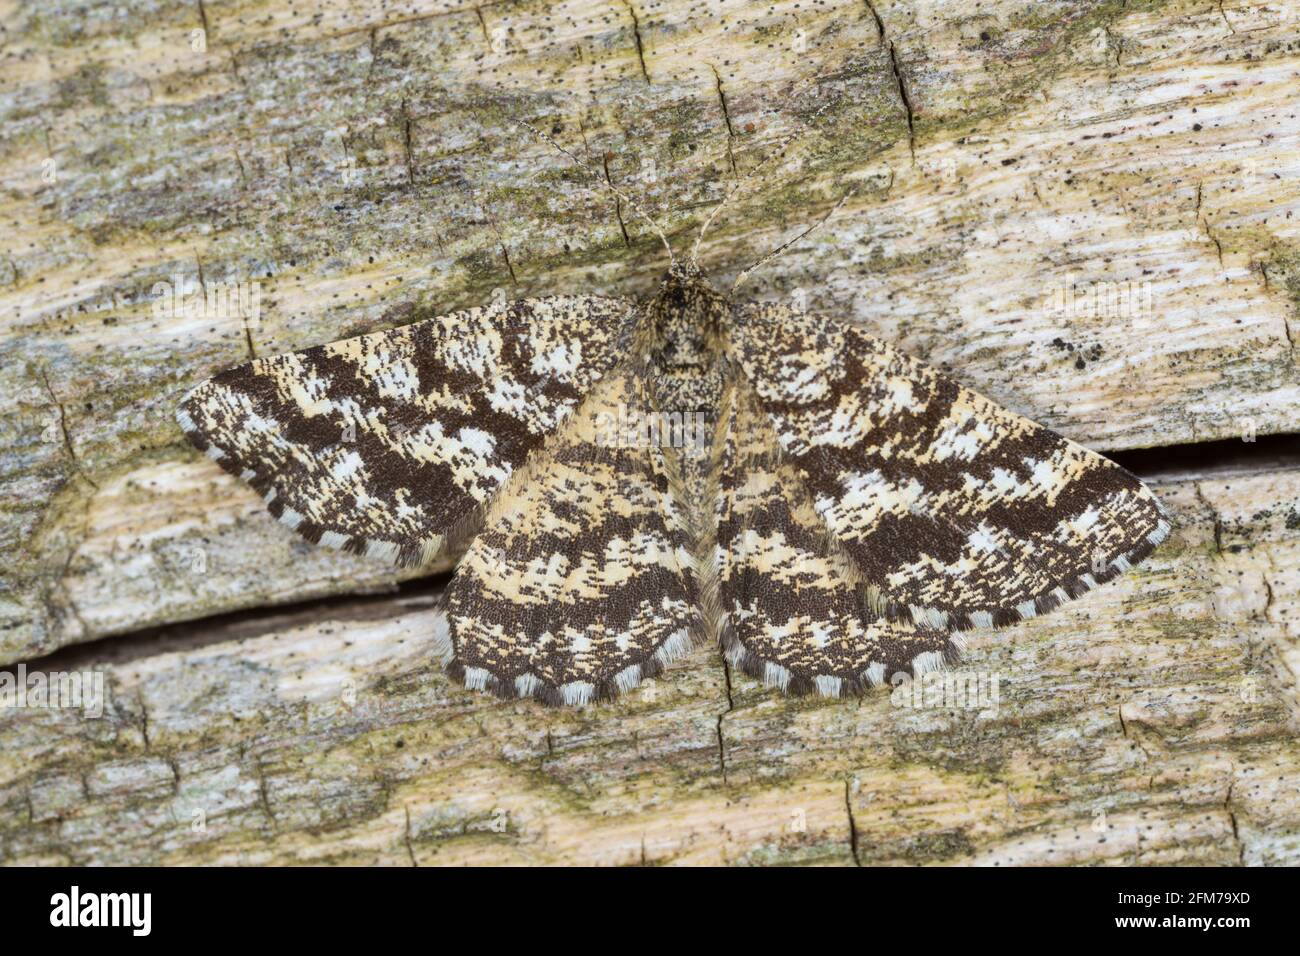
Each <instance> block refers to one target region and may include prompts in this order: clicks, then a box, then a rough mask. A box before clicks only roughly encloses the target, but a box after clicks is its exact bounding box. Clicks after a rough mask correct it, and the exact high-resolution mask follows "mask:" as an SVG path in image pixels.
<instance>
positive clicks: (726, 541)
mask: <svg viewBox="0 0 1300 956" xmlns="http://www.w3.org/2000/svg"><path fill="white" fill-rule="evenodd" d="M722 404H723V408H722V410H721V417H720V427H719V432H718V437H717V440H716V442H715V444H714V449H713V450H714V475H715V476H716V479H715V480H716V483H717V493H716V497H715V498H714V506H715V518H716V527H717V546H716V548H715V550H714V554H713V569H714V572H715V575H716V587H717V599H718V607H719V610H720V612H721V618H720V624H721V627H720V638H721V641H722V646H723V649H724V652H725V653H726V655H727V657H728V659H729V660H730V661H731V663H732V664H733V666H736V667H738V668H740V669H741V670H742V671H744V672H745V673H747V674H749V675H750V676H753V677H757V678H759V679H761V680H763V681H764V682H765V683H767V684H769V685H773V686H776V687H779V688H781V689H782V690H785V691H788V692H791V693H818V694H821V695H822V696H825V697H838V696H843V695H847V694H856V693H858V692H860V691H861V690H863V689H864V688H865V687H867V686H871V685H879V684H883V683H885V682H886V681H891V680H894V679H896V675H898V674H900V673H905V674H908V675H913V676H916V675H919V674H921V673H924V672H926V671H928V670H934V669H937V668H939V667H941V666H942V665H944V664H947V663H952V662H953V661H955V660H956V659H957V655H958V652H959V650H960V647H959V645H958V643H957V640H958V639H957V638H956V637H955V636H954V635H952V634H949V633H946V632H944V631H940V630H935V629H932V628H927V627H924V626H920V625H916V624H913V623H911V622H908V621H895V620H887V619H885V618H883V617H881V616H880V615H879V614H878V613H877V612H876V611H875V610H874V609H873V601H872V590H871V588H870V585H869V584H868V582H866V581H865V580H864V579H863V577H862V575H861V573H860V572H859V571H858V569H857V567H856V566H855V565H854V563H853V561H852V559H850V558H849V557H848V556H847V555H846V554H844V553H843V551H842V550H841V549H840V548H839V547H837V546H836V544H835V542H834V541H833V540H831V538H830V536H829V535H828V534H827V533H826V529H825V525H824V524H823V523H822V520H821V518H820V517H819V516H818V515H817V513H816V512H815V511H814V510H813V506H812V502H811V500H810V499H809V497H808V495H807V493H806V491H805V483H804V481H803V479H802V478H801V477H800V476H799V475H798V474H797V473H796V471H795V469H794V466H793V465H792V464H791V463H790V462H789V461H788V460H783V456H782V452H781V448H780V445H779V444H778V442H777V438H776V434H775V432H774V431H773V430H772V423H771V421H770V419H769V418H768V416H767V415H766V413H765V412H764V411H763V410H762V409H761V408H760V407H759V404H758V400H757V397H756V396H755V395H754V392H753V389H752V387H751V386H750V385H749V384H748V383H747V382H745V381H744V380H743V379H739V378H737V379H733V381H732V382H731V383H730V385H729V386H728V388H727V390H726V392H725V394H724V397H723V403H722Z"/></svg>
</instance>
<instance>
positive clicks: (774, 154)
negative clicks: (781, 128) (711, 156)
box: [691, 77, 830, 261]
mask: <svg viewBox="0 0 1300 956" xmlns="http://www.w3.org/2000/svg"><path fill="white" fill-rule="evenodd" d="M818 79H820V77H810V78H809V79H808V80H806V81H805V82H804V83H802V84H799V85H797V86H796V87H795V89H794V90H791V91H790V94H789V95H790V96H794V95H795V93H796V91H797V90H798V88H799V86H803V85H811V84H812V83H815V82H816V81H817V80H818ZM829 106H830V103H829V102H825V103H822V105H821V106H819V107H817V109H815V110H813V112H812V115H811V116H809V117H808V120H807V121H805V123H804V126H807V124H808V123H809V122H811V121H812V120H815V119H816V118H817V117H819V116H821V114H822V113H823V112H825V111H826V109H827V108H828V107H829ZM805 132H807V130H806V129H795V130H792V131H791V132H789V133H786V134H785V136H784V137H782V138H781V140H780V141H779V142H778V143H777V144H776V147H775V148H774V149H773V150H772V151H771V152H769V153H768V154H767V155H766V156H764V157H763V158H762V159H761V160H759V163H758V165H757V166H755V167H754V168H753V169H751V170H750V171H749V172H747V173H745V175H744V176H741V177H739V178H737V179H733V180H732V181H731V185H730V186H728V187H727V191H726V193H725V194H724V195H723V197H722V201H721V202H720V203H718V204H717V205H716V206H714V207H713V209H712V210H711V211H710V212H709V214H708V216H706V217H705V219H704V222H703V224H701V226H700V231H699V233H698V234H697V235H696V236H695V244H694V245H693V246H691V261H697V260H698V259H699V257H700V245H701V244H702V243H703V242H704V234H705V233H706V232H708V231H709V226H711V225H713V220H715V219H716V218H718V214H719V213H720V212H722V210H723V209H725V208H727V206H729V205H730V204H731V202H732V200H733V199H735V198H736V196H737V195H738V194H739V193H740V189H741V187H742V186H744V185H745V184H746V183H749V182H752V181H753V179H754V177H755V176H757V175H758V174H759V173H760V172H762V171H763V170H764V169H765V168H766V167H767V166H769V165H770V164H772V163H774V162H776V161H778V160H780V159H782V158H783V157H784V156H785V154H786V153H787V152H789V150H790V147H791V146H792V145H793V144H794V142H795V140H797V139H799V138H800V137H801V136H803V135H804V133H805ZM763 182H765V180H760V181H759V183H758V185H760V186H761V185H762V184H763Z"/></svg>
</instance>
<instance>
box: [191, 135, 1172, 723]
mask: <svg viewBox="0 0 1300 956" xmlns="http://www.w3.org/2000/svg"><path fill="white" fill-rule="evenodd" d="M530 128H531V127H530ZM534 132H536V131H535V130H534ZM538 135H543V134H538ZM543 138H547V139H548V140H549V137H544V136H543ZM550 141H551V142H552V145H555V146H556V148H559V149H561V150H562V151H564V152H565V153H566V154H567V155H569V156H570V158H571V159H573V160H574V161H575V162H576V163H577V164H578V165H579V166H582V167H583V168H584V169H587V168H588V167H587V166H586V164H585V163H583V161H582V160H581V159H579V158H578V157H576V156H574V155H573V154H572V153H569V152H568V150H564V149H563V147H561V146H559V145H558V144H556V143H555V142H554V141H553V140H550ZM605 185H607V186H608V188H610V189H611V190H613V191H614V192H615V193H616V194H617V195H618V196H619V197H620V198H621V199H622V201H624V202H625V203H627V205H628V206H630V207H631V208H633V209H635V210H636V211H637V212H638V213H639V214H640V215H642V216H643V218H645V219H646V220H647V221H648V222H649V223H650V224H651V226H652V227H653V228H654V229H655V231H656V232H657V233H658V234H659V238H660V239H661V240H662V242H663V244H664V246H665V247H666V248H667V250H668V257H669V262H670V265H669V268H668V270H667V274H666V275H665V277H664V279H663V281H662V284H661V285H660V287H659V289H658V291H657V292H656V293H655V294H654V295H652V296H650V297H648V298H646V299H644V300H640V301H629V300H624V299H619V298H609V297H604V296H596V295H582V294H574V295H558V296H550V297H546V298H534V299H523V300H520V301H516V302H510V303H497V304H494V305H490V306H487V307H483V308H474V309H468V310H465V311H459V312H452V313H450V314H447V315H442V316H438V317H436V318H429V319H425V320H423V321H418V322H415V323H414V324H410V325H405V326H401V327H398V328H392V329H387V330H385V331H380V332H373V333H371V334H368V335H362V336H359V337H357V338H352V339H348V340H346V341H341V342H334V343H331V344H328V345H321V346H318V347H315V348H309V349H306V350H304V351H300V352H294V353H291V354H287V355H280V356H276V357H274V358H262V359H258V360H257V361H254V362H251V363H249V364H246V365H243V366H240V367H239V368H234V369H231V370H229V371H226V372H223V373H221V374H219V375H217V376H215V377H214V378H212V379H211V380H209V381H207V382H206V383H204V384H202V385H200V386H199V387H197V388H196V389H194V390H193V391H192V392H190V393H189V394H188V395H187V396H186V397H185V399H184V400H183V402H182V403H181V406H180V409H179V412H178V414H177V418H178V421H179V423H180V425H181V427H182V429H183V430H184V432H185V434H186V435H187V436H188V437H189V439H190V441H192V442H193V444H194V445H196V446H197V447H198V448H199V449H200V450H203V451H205V452H207V454H208V455H209V456H211V457H212V458H213V459H215V460H216V461H217V462H218V463H219V464H220V465H221V466H222V467H223V468H225V469H226V470H227V471H229V472H231V473H232V474H234V475H237V476H239V477H241V478H243V479H244V480H246V481H247V482H249V483H250V484H251V485H252V486H253V487H254V488H255V489H257V491H258V492H260V493H261V494H262V495H263V496H264V498H265V500H266V502H267V506H268V508H269V510H270V511H271V513H272V514H273V515H275V516H276V517H278V518H279V519H280V521H282V522H284V523H285V524H286V525H288V526H289V527H291V528H293V529H294V530H296V531H297V532H298V533H299V534H301V535H303V536H304V537H306V538H307V539H308V540H310V541H312V542H319V543H321V544H324V545H328V546H330V547H334V548H341V549H343V550H345V551H350V552H355V553H359V554H366V555H370V556H372V557H374V558H378V559H382V560H385V561H390V562H395V563H398V564H402V565H423V564H427V563H429V562H430V561H431V560H433V559H434V558H435V557H437V556H439V555H441V554H444V553H452V552H459V551H461V550H462V549H464V556H463V558H462V559H461V560H460V562H459V565H458V567H457V569H456V571H455V574H454V576H453V577H452V579H451V581H450V583H449V584H448V586H447V588H446V590H445V592H444V594H443V596H442V599H441V604H440V607H439V613H438V615H437V623H436V625H435V627H436V634H435V635H433V638H434V642H435V645H436V647H437V649H438V650H437V652H438V654H439V655H440V656H441V657H442V659H443V662H444V663H445V665H446V667H447V670H448V672H449V673H451V674H452V675H453V676H454V677H456V678H458V679H459V680H461V681H463V682H464V683H465V685H466V686H468V687H470V688H475V689H480V690H487V691H491V692H493V693H496V694H498V695H501V696H503V697H508V698H514V697H531V698H536V699H538V700H541V701H543V702H546V703H550V704H560V703H563V704H571V705H581V704H587V703H590V702H592V701H598V700H605V699H609V698H613V697H615V696H616V695H618V694H619V693H620V692H624V691H627V690H629V689H631V688H633V687H636V686H637V685H638V684H639V683H640V682H641V681H642V680H644V679H646V678H647V677H651V676H654V675H657V674H659V673H660V672H661V671H662V670H663V668H664V667H665V665H667V664H668V663H670V662H671V661H673V660H675V659H677V658H680V657H682V656H683V655H685V654H686V653H688V652H689V651H690V650H691V649H692V648H694V647H695V646H696V645H698V644H700V643H704V642H709V641H716V642H718V644H719V645H720V646H721V649H722V651H723V653H724V654H725V655H726V658H727V659H728V660H729V661H730V663H731V664H732V665H733V666H734V667H736V668H739V669H740V670H741V671H743V672H744V673H746V674H749V675H751V676H754V677H757V678H760V679H761V680H763V681H765V682H766V683H767V684H769V685H774V686H776V687H779V688H781V689H782V690H784V691H788V692H791V693H796V694H802V693H810V692H812V693H817V694H821V695H823V696H831V697H834V696H842V695H850V694H858V693H860V692H862V691H863V690H864V689H865V688H867V687H870V686H872V685H881V684H886V683H891V682H893V681H896V680H897V679H898V675H900V674H906V675H912V676H915V675H919V674H922V673H924V672H927V671H930V670H933V669H937V668H941V667H943V666H945V665H947V664H950V663H953V662H955V661H956V660H958V658H959V654H960V651H961V649H962V647H963V633H964V632H966V631H967V630H969V629H971V628H996V627H1000V626H1003V625H1007V624H1011V623H1013V622H1015V621H1020V620H1023V619H1025V618H1031V617H1034V616H1035V615H1037V614H1040V613H1043V612H1045V611H1048V610H1051V609H1052V608H1054V607H1056V606H1057V605H1059V604H1061V603H1062V602H1064V601H1068V600H1070V599H1072V598H1076V597H1078V596H1079V595H1081V594H1083V593H1084V592H1086V591H1088V590H1089V589H1091V588H1093V587H1096V586H1097V585H1099V584H1101V583H1102V582H1105V581H1107V580H1109V579H1111V578H1114V577H1115V576H1117V575H1119V574H1121V573H1122V572H1124V571H1126V570H1127V569H1128V568H1130V567H1131V566H1132V565H1133V564H1134V563H1135V562H1137V561H1139V560H1141V559H1142V558H1143V557H1145V556H1146V555H1147V554H1148V553H1149V552H1150V551H1151V550H1152V549H1153V548H1154V547H1155V546H1156V545H1158V544H1159V543H1160V542H1161V541H1162V540H1163V539H1164V538H1165V537H1166V535H1167V534H1168V533H1169V530H1170V525H1169V522H1168V520H1167V519H1166V518H1165V516H1164V514H1163V512H1162V510H1161V507H1160V505H1159V503H1158V502H1157V500H1156V498H1155V497H1154V495H1153V494H1152V493H1151V491H1150V490H1149V489H1148V488H1147V487H1145V486H1144V485H1143V484H1142V482H1141V481H1139V480H1138V479H1137V478H1136V477H1134V476H1133V475H1131V474H1129V473H1128V472H1127V471H1125V470H1124V469H1123V468H1121V467H1119V466H1118V465H1116V464H1114V463H1112V462H1110V461H1108V460H1107V459H1106V458H1103V457H1102V456H1100V455H1098V454H1095V453H1093V452H1091V451H1089V450H1087V449H1085V448H1083V447H1081V446H1079V445H1077V444H1075V443H1074V442H1072V441H1068V440H1067V439H1065V438H1063V437H1061V436H1060V435H1058V434H1055V433H1054V432H1052V431H1049V430H1048V429H1046V428H1043V427H1041V426H1039V425H1037V424H1035V423H1034V422H1032V421H1029V420H1028V419H1026V418H1023V417H1021V416H1019V415H1016V414H1013V413H1011V412H1009V411H1007V410H1006V409H1004V408H1001V407H999V406H998V405H997V404H995V403H994V402H992V401H990V400H989V399H987V398H984V397H982V396H981V395H979V394H977V393H975V392H974V391H971V390H970V389H968V388H966V387H964V386H962V385H961V384H959V383H958V382H956V381H955V380H953V379H952V378H949V377H948V376H946V375H944V374H941V373H939V372H938V371H936V370H934V369H933V368H930V367H928V366H927V365H925V364H923V363H921V362H919V361H917V360H915V359H913V358H911V357H909V356H908V355H906V354H904V353H903V352H901V351H899V350H897V349H895V348H892V347H891V346H889V345H888V344H886V343H884V342H882V341H880V340H878V339H875V338H873V337H871V336H870V335H867V334H866V333H865V332H863V331H861V330H860V329H858V328H856V327H854V326H853V325H850V324H847V323H843V322H840V321H837V320H836V319H834V318H833V317H828V316H821V315H815V314H806V313H804V312H803V311H800V310H796V309H794V308H792V307H787V306H785V305H781V304H777V303H773V302H761V303H750V302H742V301H739V300H738V299H737V298H736V296H735V294H734V293H735V289H736V287H737V286H738V285H739V283H740V279H741V278H743V277H744V275H746V274H747V272H748V270H747V271H746V273H742V274H741V277H740V278H738V279H737V282H736V284H735V285H733V286H732V291H731V292H725V293H724V292H720V291H718V290H717V289H715V288H714V287H713V286H712V285H711V283H710V282H709V280H708V279H707V278H706V276H705V275H704V273H703V272H702V270H701V268H700V266H699V265H698V262H697V257H698V251H699V246H700V242H701V240H702V239H703V237H704V230H705V229H706V228H707V226H708V224H709V222H711V221H712V220H713V217H714V216H716V214H717V212H718V211H719V210H720V209H721V208H722V207H723V206H725V205H726V203H727V202H728V201H729V200H730V199H731V198H732V196H733V193H734V190H729V191H728V193H727V196H726V198H725V199H724V201H723V202H722V203H721V204H719V205H718V206H716V207H715V209H714V210H713V213H712V214H711V215H710V217H709V219H708V220H707V221H706V222H705V224H704V227H702V228H701V230H700V232H699V234H698V236H697V238H696V242H695V246H694V248H693V249H692V252H691V254H690V256H688V257H686V258H685V259H684V260H682V261H678V260H677V259H676V257H675V255H674V250H673V248H672V246H671V244H670V243H669V241H668V239H667V236H666V234H665V233H664V232H663V230H662V229H661V228H660V227H659V226H658V224H657V223H656V222H655V221H654V220H653V219H651V218H650V217H649V216H646V215H645V214H644V213H642V212H641V210H640V209H639V207H637V206H636V204H635V203H633V202H632V201H631V200H630V199H629V198H628V197H627V196H626V195H624V194H623V193H622V192H621V191H619V190H618V189H616V188H615V187H614V186H613V185H612V184H608V183H607V182H606V183H605ZM842 201H843V200H841V202H842ZM835 208H838V204H837V206H836V207H835ZM832 212H834V208H833V209H832ZM829 215H830V214H829V213H828V214H827V218H829ZM822 221H823V222H824V221H825V219H823V220H822ZM808 231H810V230H805V232H804V233H801V234H800V236H797V237H795V239H794V240H791V242H790V243H786V244H784V245H783V246H781V247H779V248H778V249H777V250H775V251H774V252H773V253H772V254H770V255H769V256H766V257H764V259H763V260H760V263H761V262H763V261H766V260H767V259H769V258H771V257H772V256H773V255H776V254H779V253H780V251H782V250H783V249H784V248H786V247H788V246H789V245H790V244H791V243H792V242H794V241H796V240H798V239H799V238H801V237H802V236H803V235H806V234H807V232H808ZM758 264H759V263H756V265H758ZM629 422H633V423H635V424H633V425H631V426H629V425H628V423H629ZM645 422H651V423H659V424H660V425H661V426H663V427H658V428H642V427H640V425H641V424H642V423H645ZM684 422H691V423H696V424H698V423H700V422H703V428H695V429H692V431H694V432H696V434H693V435H691V436H690V437H691V439H692V440H686V441H683V440H676V437H680V434H681V433H683V432H684V431H685V429H682V428H680V427H676V426H678V425H680V424H681V423H684Z"/></svg>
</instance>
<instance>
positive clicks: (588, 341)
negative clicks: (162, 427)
mask: <svg viewBox="0 0 1300 956" xmlns="http://www.w3.org/2000/svg"><path fill="white" fill-rule="evenodd" d="M634 323H635V310H634V308H633V306H632V305H631V304H630V303H627V302H624V301H621V300H617V299H609V298H603V297H598V296H581V295H568V296H554V297H550V298H542V299H526V300H522V301H518V302H514V303H510V304H503V305H501V306H491V307H485V308H476V309H469V310H466V311H461V312H454V313H450V314H448V315H443V316H439V317H436V318H431V319H427V320H424V321H421V322H416V323H414V324H411V325H407V326H402V327H398V328H394V329H388V330H385V331H382V332H374V333H371V334H368V335H362V336H359V337H357V338H352V339H347V340H344V341H340V342H334V343H331V344H329V345H321V346H318V347H316V348H310V349H306V350H304V351H301V352H294V353H290V354H287V355H279V356H275V357H273V358H264V359H258V360H257V361H254V362H250V363H249V364H247V365H243V366H240V367H238V368H234V369H231V370H229V371H226V372H222V373H221V374H219V375H217V376H215V377H213V378H212V379H210V380H209V381H207V382H205V383H204V384H202V385H200V386H198V387H197V388H195V389H194V390H193V391H191V392H190V393H189V394H188V395H187V396H186V397H185V399H184V401H183V402H182V403H181V407H180V409H179V411H178V413H177V420H178V421H179V423H180V425H181V427H182V429H183V430H184V431H185V434H186V435H187V436H188V437H189V439H190V441H192V442H193V443H194V444H195V445H196V446H197V447H198V448H199V449H201V450H203V451H206V452H207V453H208V455H210V456H211V457H212V458H214V459H215V460H216V461H217V462H218V463H220V464H221V466H222V467H223V468H225V469H226V470H227V471H229V472H231V473H232V474H235V475H237V476H239V477H241V478H243V479H245V480H246V481H248V482H249V483H251V484H252V485H253V487H254V488H256V489H257V490H258V491H259V492H260V493H261V494H262V495H263V496H264V497H265V498H266V500H267V502H268V506H269V508H270V510H271V512H272V513H273V514H274V515H276V516H277V517H278V518H279V519H280V520H281V521H283V522H284V523H285V524H287V525H289V526H290V527H292V528H294V529H295V530H297V531H298V532H299V533H301V534H302V535H304V536H305V537H306V538H307V539H309V540H311V541H313V542H320V543H323V544H327V545H330V546H333V547H337V548H343V549H346V550H349V551H354V552H357V553H366V554H370V555H373V556H376V557H380V558H384V559H388V560H391V561H395V562H399V563H402V564H420V563H424V562H426V561H428V560H429V559H431V558H432V557H433V556H434V555H435V554H436V553H437V552H438V551H439V550H440V549H441V548H442V547H443V546H444V544H445V543H446V542H447V540H448V538H449V536H454V535H456V534H457V533H458V532H459V531H462V530H464V528H465V524H466V523H467V522H472V520H473V519H474V518H475V517H476V516H477V515H478V514H479V512H480V510H481V508H482V507H483V506H484V505H485V504H486V503H487V502H488V501H489V500H490V499H491V497H492V496H493V494H494V493H495V492H496V490H497V489H498V488H499V487H500V486H501V485H502V483H503V482H505V480H506V479H507V478H508V477H509V476H510V474H511V473H512V472H513V471H514V470H515V469H516V468H517V467H519V465H520V464H521V463H522V462H523V461H524V459H525V457H526V456H527V455H528V454H529V452H531V451H532V450H533V449H534V448H537V447H538V446H539V445H541V444H542V442H543V441H544V439H545V438H546V436H547V435H548V434H550V433H551V432H553V431H554V430H555V429H556V428H557V427H558V426H559V425H560V423H561V422H563V421H564V420H565V419H566V418H567V417H568V416H569V415H570V414H571V413H572V412H573V410H574V409H575V408H576V407H577V406H578V404H579V403H580V402H581V401H582V400H583V398H584V397H585V396H586V395H587V394H588V393H589V392H590V391H591V389H592V387H593V386H594V385H595V384H596V382H597V381H598V380H599V379H600V378H601V377H602V376H603V375H604V374H605V373H606V372H608V371H609V370H610V369H611V368H613V367H614V366H615V365H616V364H617V363H618V362H619V361H620V360H621V359H622V357H623V355H624V353H625V351H626V348H627V342H628V339H629V336H630V334H631V331H632V328H633V325H634Z"/></svg>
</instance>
